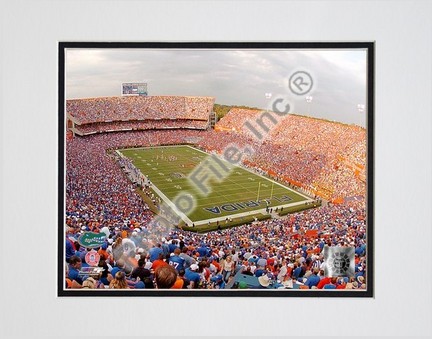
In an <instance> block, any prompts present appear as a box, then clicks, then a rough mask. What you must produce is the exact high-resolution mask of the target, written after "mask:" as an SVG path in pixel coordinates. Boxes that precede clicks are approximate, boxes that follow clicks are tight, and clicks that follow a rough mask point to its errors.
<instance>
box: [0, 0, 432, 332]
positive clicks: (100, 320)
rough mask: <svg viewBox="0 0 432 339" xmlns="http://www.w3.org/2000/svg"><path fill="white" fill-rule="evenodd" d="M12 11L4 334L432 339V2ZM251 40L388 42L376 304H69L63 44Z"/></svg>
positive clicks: (5, 144) (0, 235) (4, 92)
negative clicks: (62, 248)
mask: <svg viewBox="0 0 432 339" xmlns="http://www.w3.org/2000/svg"><path fill="white" fill-rule="evenodd" d="M0 12H1V44H0V49H1V97H0V102H1V115H0V126H1V134H0V138H1V139H0V140H1V148H0V149H1V159H0V174H1V188H0V191H1V211H0V216H1V223H0V225H1V228H0V260H1V262H0V268H1V275H2V277H1V278H0V291H1V292H0V293H1V301H0V308H1V314H2V315H1V316H0V334H3V335H2V337H3V338H5V337H6V338H8V337H11V336H14V335H25V336H33V335H36V334H38V335H54V334H57V333H58V334H59V335H61V336H65V335H78V334H80V335H83V334H85V333H86V334H90V335H93V334H94V335H95V334H101V335H104V336H107V335H122V336H124V335H152V336H155V335H159V334H160V335H180V334H186V335H198V336H203V335H206V334H215V335H223V334H231V335H234V336H236V335H238V336H239V335H259V336H264V335H288V334H290V335H301V336H303V335H332V336H336V335H351V334H352V335H421V334H423V335H424V334H429V335H431V334H432V333H431V332H432V331H431V321H430V319H432V314H431V304H432V302H431V301H432V300H431V290H432V289H431V270H430V268H431V266H430V263H431V259H432V258H431V245H430V244H431V242H430V241H431V207H430V206H431V92H432V88H431V60H432V55H431V42H432V39H431V38H432V27H431V22H432V15H431V13H432V6H431V3H430V2H426V1H235V2H234V1H202V2H198V1H158V2H156V1H101V0H100V1H98V0H87V1H84V0H83V1H48V0H34V1H8V2H2V4H1V7H0ZM248 40H249V41H371V40H376V44H377V45H376V115H375V121H376V136H375V149H376V168H375V185H376V186H375V187H376V200H375V202H376V204H375V214H376V219H375V238H376V241H375V257H376V265H375V268H376V269H375V277H376V285H375V291H376V293H375V298H374V299H360V300H359V299H325V298H324V299H323V298H321V299H306V298H301V299H300V298H297V299H291V298H270V299H269V298H252V299H246V298H194V299H191V298H168V297H166V298H107V299H103V298H57V297H56V281H57V279H56V272H57V267H56V258H57V248H56V242H57V237H56V235H57V233H56V232H57V231H56V229H57V120H58V118H57V114H58V113H57V42H58V41H248ZM401 186H402V191H401ZM86 314H87V315H88V316H87V315H86ZM263 324H264V325H263ZM190 328H193V329H190ZM182 329H187V330H185V331H184V330H182ZM188 329H189V330H188Z"/></svg>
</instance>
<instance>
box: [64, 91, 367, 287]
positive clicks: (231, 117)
mask: <svg viewBox="0 0 432 339" xmlns="http://www.w3.org/2000/svg"><path fill="white" fill-rule="evenodd" d="M213 103H214V98H202V97H162V96H161V97H115V98H94V99H79V100H68V101H67V116H68V118H69V119H70V120H71V121H72V122H71V124H72V125H74V126H73V128H75V129H77V130H79V129H80V130H81V132H82V133H81V134H82V135H85V136H73V135H71V134H68V137H67V139H66V215H65V223H66V239H65V240H66V243H65V248H66V264H65V270H66V272H65V277H66V279H65V287H66V288H125V289H142V288H145V289H153V288H157V284H155V283H154V281H157V279H158V272H160V270H162V269H163V267H167V265H172V266H173V267H175V268H176V270H177V272H175V273H174V277H175V279H174V280H175V282H174V281H173V285H172V287H171V288H192V289H225V288H267V289H268V288H288V289H317V290H320V289H342V290H345V289H350V290H351V289H353V290H356V289H359V290H360V289H366V274H367V273H366V272H367V267H366V253H367V248H366V244H367V237H366V201H365V197H366V183H365V180H364V177H365V174H364V171H365V166H366V132H365V129H364V128H361V127H358V126H351V125H345V124H339V123H334V122H329V121H325V120H319V119H314V118H308V117H303V116H298V115H288V116H286V117H284V118H283V119H282V120H280V121H279V123H278V124H277V125H276V126H274V128H272V129H271V130H270V132H269V134H268V135H267V136H266V137H265V139H264V140H256V138H254V136H253V135H251V134H250V133H248V132H247V131H245V130H244V124H245V122H246V121H249V120H253V119H257V118H258V117H259V116H260V114H262V113H263V111H259V110H247V109H233V110H231V111H230V112H229V113H228V114H227V115H226V116H225V117H224V118H222V119H221V120H220V121H218V122H217V123H216V126H215V129H206V126H208V123H209V116H210V114H211V112H212V105H213ZM186 126H188V127H186ZM193 127H194V128H193ZM190 128H191V129H190ZM108 131H109V132H110V133H104V132H108ZM87 134H89V135H87ZM191 140H193V143H194V145H195V146H196V147H198V148H201V149H202V150H205V151H207V152H216V153H222V152H223V150H224V148H225V147H226V146H227V145H230V144H236V145H237V147H238V148H239V149H242V148H243V147H245V146H249V147H250V148H252V149H253V150H254V153H253V154H251V155H250V156H249V157H247V158H245V161H244V163H243V166H245V167H248V168H250V169H252V170H254V171H257V172H258V173H265V174H266V175H268V176H271V177H273V178H274V179H276V180H279V181H281V182H284V183H286V184H289V185H291V187H296V188H297V189H301V190H303V191H305V192H308V193H309V194H311V195H318V196H322V197H323V198H324V199H325V200H326V201H325V203H324V204H323V206H321V207H319V208H315V209H311V210H306V211H302V212H299V213H295V214H290V215H288V216H286V217H280V218H274V219H270V220H264V221H255V222H253V223H252V224H247V225H242V226H240V227H236V228H229V229H222V230H218V231H212V232H208V233H206V234H198V233H192V232H188V231H184V230H182V229H181V228H174V227H173V228H171V229H168V230H167V229H166V227H165V225H162V224H160V223H158V222H152V220H153V219H154V214H153V213H152V212H151V211H150V208H149V206H148V205H147V204H146V203H144V202H143V200H142V199H141V197H140V195H139V194H138V193H137V191H136V185H134V184H133V183H132V182H131V181H130V180H129V179H128V178H127V177H126V176H125V174H124V172H123V171H122V169H121V167H120V166H119V164H118V163H117V162H116V159H115V155H114V154H113V152H110V150H115V149H119V148H126V147H146V146H155V145H176V144H185V143H191ZM89 231H92V232H96V233H100V232H104V233H105V234H106V235H107V240H106V242H105V243H104V244H103V245H101V247H100V248H97V249H96V250H97V251H98V254H99V255H100V258H101V259H100V262H99V266H100V267H102V268H103V269H104V271H103V273H102V274H100V275H96V276H93V277H89V278H87V277H85V276H84V277H82V276H80V275H79V274H78V273H77V272H78V271H77V270H79V269H80V268H81V265H82V266H85V265H86V264H85V256H86V254H87V249H85V248H83V246H80V244H79V242H78V241H77V239H78V238H79V237H80V235H81V234H83V232H89ZM325 245H329V246H350V247H354V248H355V276H354V277H349V278H348V277H331V278H329V277H325V276H324V260H323V252H322V251H323V248H324V246H325ZM161 267H162V268H161ZM138 277H140V278H139V279H138Z"/></svg>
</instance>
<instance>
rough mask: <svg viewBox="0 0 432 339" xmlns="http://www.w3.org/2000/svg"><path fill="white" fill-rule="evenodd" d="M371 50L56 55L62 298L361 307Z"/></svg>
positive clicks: (68, 48)
mask: <svg viewBox="0 0 432 339" xmlns="http://www.w3.org/2000/svg"><path fill="white" fill-rule="evenodd" d="M373 81H374V44H373V43H353V42H349V43H348V42H347V43H342V42H341V43H90V42H89V43H85V42H81V43H76V42H61V43H59V187H60V192H59V216H58V220H59V230H58V232H59V233H58V235H59V236H58V239H59V240H58V241H59V243H58V251H59V253H58V254H59V259H58V295H59V296H191V297H196V296H221V297H223V296H247V297H254V296H258V297H263V296H287V297H289V296H294V297H321V296H322V297H372V296H373V246H372V245H373V224H372V222H373V200H372V199H373V186H372V184H373V85H374V82H373Z"/></svg>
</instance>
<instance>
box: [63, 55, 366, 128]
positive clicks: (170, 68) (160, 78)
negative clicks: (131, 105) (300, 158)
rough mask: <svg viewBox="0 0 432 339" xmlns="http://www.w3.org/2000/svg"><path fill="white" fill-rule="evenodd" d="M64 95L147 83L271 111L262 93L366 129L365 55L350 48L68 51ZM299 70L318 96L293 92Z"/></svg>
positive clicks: (109, 92)
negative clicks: (359, 107)
mask: <svg viewBox="0 0 432 339" xmlns="http://www.w3.org/2000/svg"><path fill="white" fill-rule="evenodd" d="M66 55H67V59H66V97H67V98H85V97H98V96H117V95H120V88H121V83H122V82H131V81H142V82H148V89H149V94H150V95H197V96H214V97H216V102H217V103H221V104H228V105H247V106H253V107H259V108H263V109H265V108H267V107H268V106H269V99H267V98H266V97H265V93H275V94H276V93H278V94H283V95H285V96H286V97H287V98H288V99H289V100H290V101H292V102H293V106H294V107H295V109H296V113H299V114H305V115H311V116H315V117H320V118H325V119H330V120H336V121H341V122H345V123H355V124H358V125H362V126H365V123H366V122H365V121H366V119H365V113H363V114H361V113H359V112H358V110H357V104H359V103H362V104H365V103H366V90H367V89H366V52H365V51H361V50H357V51H354V50H352V51H347V50H199V49H193V50H172V49H156V50H155V49H151V50H150V49H70V50H67V54H66ZM295 70H306V71H308V72H310V73H311V74H312V75H313V78H314V84H315V87H314V89H313V91H312V92H311V95H312V96H313V100H312V102H311V103H307V102H306V101H305V99H304V97H298V96H296V95H293V94H292V93H291V92H290V91H289V88H288V79H289V76H290V74H292V73H293V72H294V71H295Z"/></svg>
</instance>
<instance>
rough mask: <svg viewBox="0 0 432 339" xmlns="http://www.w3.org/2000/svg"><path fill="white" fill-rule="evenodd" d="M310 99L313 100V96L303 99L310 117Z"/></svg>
mask: <svg viewBox="0 0 432 339" xmlns="http://www.w3.org/2000/svg"><path fill="white" fill-rule="evenodd" d="M312 99H313V96H312V95H308V96H306V97H305V100H306V102H307V106H308V115H309V116H310V115H311V112H310V106H309V105H310V103H311V102H312Z"/></svg>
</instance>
